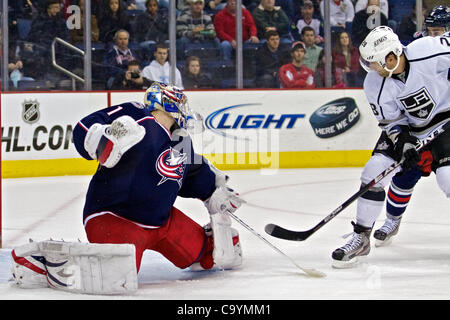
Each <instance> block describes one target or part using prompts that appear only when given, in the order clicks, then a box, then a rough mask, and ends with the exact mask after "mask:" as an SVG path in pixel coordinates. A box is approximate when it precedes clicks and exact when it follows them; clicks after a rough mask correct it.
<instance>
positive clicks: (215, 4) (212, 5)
mask: <svg viewBox="0 0 450 320" xmlns="http://www.w3.org/2000/svg"><path fill="white" fill-rule="evenodd" d="M225 5H226V1H224V0H206V7H205V9H206V11H208V12H211V13H213V14H215V13H217V12H219V11H220V10H222V9H223V8H225Z"/></svg>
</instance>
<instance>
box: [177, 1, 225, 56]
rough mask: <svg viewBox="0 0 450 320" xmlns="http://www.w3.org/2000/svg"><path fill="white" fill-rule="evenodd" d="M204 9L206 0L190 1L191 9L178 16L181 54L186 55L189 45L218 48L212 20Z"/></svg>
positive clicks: (178, 41) (178, 46) (178, 42)
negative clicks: (202, 44) (185, 51)
mask: <svg viewBox="0 0 450 320" xmlns="http://www.w3.org/2000/svg"><path fill="white" fill-rule="evenodd" d="M204 7H205V1H204V0H190V9H189V10H187V11H185V12H184V13H182V14H181V15H180V16H178V18H177V38H178V39H177V50H179V51H180V52H183V53H184V50H185V47H186V45H187V44H189V43H205V44H206V43H210V44H212V45H213V46H214V47H218V42H219V41H218V40H217V38H216V31H215V30H214V24H213V21H212V18H211V16H210V15H209V14H207V13H205V12H204V10H203V8H204ZM183 57H184V54H183Z"/></svg>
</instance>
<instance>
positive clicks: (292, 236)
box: [264, 223, 312, 241]
mask: <svg viewBox="0 0 450 320" xmlns="http://www.w3.org/2000/svg"><path fill="white" fill-rule="evenodd" d="M264 230H265V231H266V233H267V234H269V235H271V236H272V237H275V238H279V239H284V240H291V241H304V240H306V239H307V238H308V237H309V236H310V235H311V234H312V232H311V230H308V231H293V230H289V229H285V228H283V227H280V226H278V225H276V224H273V223H269V224H267V225H266V227H265V228H264Z"/></svg>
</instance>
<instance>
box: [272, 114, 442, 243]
mask: <svg viewBox="0 0 450 320" xmlns="http://www.w3.org/2000/svg"><path fill="white" fill-rule="evenodd" d="M449 128H450V122H447V123H445V124H444V125H443V126H441V127H439V128H437V129H435V130H434V131H432V132H431V133H430V134H429V135H428V136H427V137H426V138H425V139H423V140H422V141H419V143H418V144H417V145H416V150H417V151H419V150H420V149H422V148H423V147H425V146H426V145H428V144H429V143H430V142H431V141H433V140H434V139H436V138H437V137H438V136H439V135H441V134H442V133H443V132H445V131H447V130H449ZM402 163H403V161H399V162H394V163H393V164H392V165H391V166H390V167H389V168H387V169H386V170H385V171H383V172H382V173H380V174H379V175H378V176H377V177H375V178H374V179H373V180H372V181H370V182H369V183H368V184H366V185H365V186H364V187H362V188H361V189H360V190H359V191H358V192H356V193H355V194H354V195H352V196H351V197H350V198H348V199H347V200H346V201H345V202H344V203H342V204H341V205H340V206H339V207H337V208H336V209H334V210H333V212H331V213H330V214H329V215H328V216H326V217H325V218H324V219H323V220H322V221H320V222H319V223H318V224H317V225H316V226H314V227H313V228H311V229H309V230H307V231H293V230H288V229H285V228H283V227H280V226H278V225H276V224H273V223H270V224H268V225H266V227H265V231H266V233H268V234H270V235H271V236H273V237H276V238H280V239H285V240H292V241H304V240H306V239H308V238H309V237H310V236H311V235H312V234H314V233H315V232H316V231H317V230H319V229H320V228H322V227H323V226H324V225H325V224H327V223H328V222H329V221H330V220H331V219H333V218H334V217H336V216H337V215H338V214H339V213H341V212H342V211H343V210H344V209H345V208H347V207H348V206H349V205H350V204H351V203H353V202H354V201H355V200H356V199H358V198H359V197H360V196H362V195H363V194H365V193H366V192H367V191H368V190H369V189H370V188H371V187H373V186H374V185H375V184H377V183H378V182H379V181H381V180H382V179H384V178H385V177H386V176H387V175H389V174H390V173H391V172H392V171H394V170H395V169H396V168H397V167H398V166H400V165H401V164H402Z"/></svg>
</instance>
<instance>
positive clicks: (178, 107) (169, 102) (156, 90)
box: [144, 81, 189, 128]
mask: <svg viewBox="0 0 450 320" xmlns="http://www.w3.org/2000/svg"><path fill="white" fill-rule="evenodd" d="M144 104H145V106H146V108H147V109H148V111H149V112H152V111H153V110H162V111H165V112H167V113H169V114H170V115H171V116H172V117H173V118H174V119H175V121H176V122H177V123H178V125H179V126H180V127H181V128H185V126H186V121H187V117H188V114H189V107H188V103H187V97H186V95H185V94H184V93H183V91H182V90H181V89H180V88H178V87H176V86H172V85H166V84H165V83H163V82H157V81H155V82H154V83H153V84H152V85H151V86H150V87H148V89H147V90H146V91H145V97H144Z"/></svg>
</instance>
